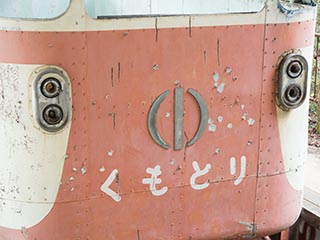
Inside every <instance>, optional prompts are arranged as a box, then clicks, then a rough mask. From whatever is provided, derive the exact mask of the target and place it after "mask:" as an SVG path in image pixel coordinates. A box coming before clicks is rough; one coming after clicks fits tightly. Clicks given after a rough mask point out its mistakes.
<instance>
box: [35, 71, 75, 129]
mask: <svg viewBox="0 0 320 240" xmlns="http://www.w3.org/2000/svg"><path fill="white" fill-rule="evenodd" d="M31 86H33V91H32V93H33V97H32V99H33V104H32V107H33V109H34V116H35V119H36V121H37V122H38V125H39V127H40V128H41V129H42V130H44V131H46V132H47V133H57V132H59V131H60V130H62V129H63V128H64V127H65V126H66V125H67V123H68V122H69V121H70V119H71V111H72V107H71V106H72V104H71V84H70V79H69V77H68V75H67V73H66V72H65V71H64V70H63V69H62V68H60V67H57V66H52V65H44V66H41V67H39V68H37V69H36V70H35V71H34V72H33V75H32V85H31Z"/></svg>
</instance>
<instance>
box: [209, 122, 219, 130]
mask: <svg viewBox="0 0 320 240" xmlns="http://www.w3.org/2000/svg"><path fill="white" fill-rule="evenodd" d="M208 130H209V132H215V131H217V126H216V125H215V124H213V123H212V124H210V125H209V127H208Z"/></svg>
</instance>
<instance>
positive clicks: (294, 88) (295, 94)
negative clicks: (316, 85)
mask: <svg viewBox="0 0 320 240" xmlns="http://www.w3.org/2000/svg"><path fill="white" fill-rule="evenodd" d="M301 98H302V90H301V87H300V86H299V85H297V84H292V85H289V86H288V87H287V89H286V91H285V95H284V101H285V102H286V103H287V104H288V105H289V106H294V105H297V104H299V102H300V101H301Z"/></svg>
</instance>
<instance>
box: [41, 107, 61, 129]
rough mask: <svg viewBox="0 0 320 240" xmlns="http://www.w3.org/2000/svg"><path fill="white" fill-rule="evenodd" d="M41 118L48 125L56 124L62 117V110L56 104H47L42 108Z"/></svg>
mask: <svg viewBox="0 0 320 240" xmlns="http://www.w3.org/2000/svg"><path fill="white" fill-rule="evenodd" d="M43 119H44V120H45V121H46V123H47V124H49V125H57V124H59V123H60V122H61V121H62V119H63V111H62V109H61V107H59V106H58V105H53V104H52V105H49V106H47V107H46V108H45V109H44V110H43Z"/></svg>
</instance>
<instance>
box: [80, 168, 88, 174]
mask: <svg viewBox="0 0 320 240" xmlns="http://www.w3.org/2000/svg"><path fill="white" fill-rule="evenodd" d="M86 173H87V167H86V166H82V168H81V174H82V175H85V174H86Z"/></svg>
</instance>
